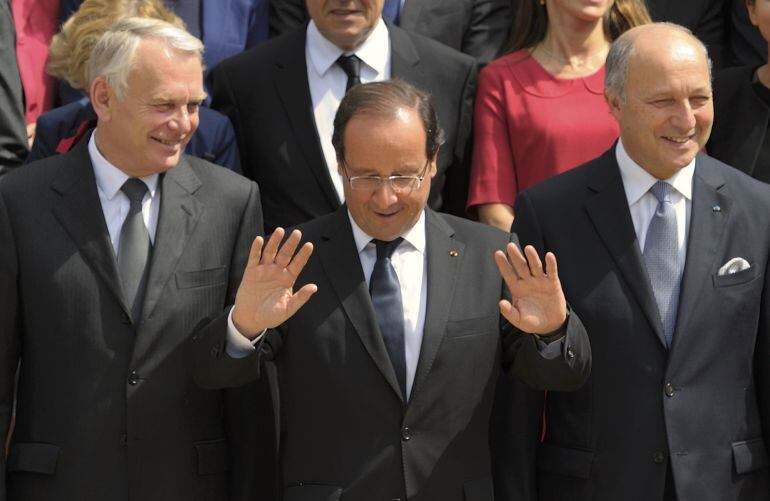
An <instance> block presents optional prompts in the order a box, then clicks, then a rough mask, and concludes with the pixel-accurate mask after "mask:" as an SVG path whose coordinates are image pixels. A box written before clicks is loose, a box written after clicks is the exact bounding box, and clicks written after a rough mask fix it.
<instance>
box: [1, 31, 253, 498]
mask: <svg viewBox="0 0 770 501" xmlns="http://www.w3.org/2000/svg"><path fill="white" fill-rule="evenodd" d="M202 49H203V47H202V45H201V43H200V41H199V40H197V39H196V38H194V37H192V36H191V35H189V34H188V33H186V32H185V31H183V30H180V29H179V28H175V27H173V26H171V25H169V24H167V23H164V22H162V21H157V20H151V19H136V18H129V19H127V20H125V21H122V22H120V23H118V24H117V25H116V26H114V27H113V28H112V29H111V30H110V31H109V32H107V33H106V34H105V35H104V36H103V37H102V38H101V39H100V41H99V43H98V44H97V46H96V47H95V49H94V52H93V54H92V57H91V61H90V63H89V65H90V80H91V83H90V96H91V98H92V103H93V107H94V110H95V111H96V114H97V116H98V123H97V127H96V129H95V130H94V132H93V133H92V134H91V135H90V137H89V138H88V139H87V140H84V141H81V142H80V143H79V144H78V145H77V146H76V147H75V148H74V149H73V150H72V151H71V152H69V153H67V154H65V155H61V156H56V157H52V158H49V159H45V160H41V161H39V162H35V163H32V164H30V165H28V166H26V167H25V168H23V169H17V171H15V172H12V173H10V174H9V175H7V176H4V177H3V179H2V180H0V242H2V244H0V436H2V437H5V435H6V433H7V432H8V427H9V420H10V414H11V408H12V405H13V402H14V398H15V400H16V410H17V411H16V429H15V431H14V433H13V437H12V442H11V447H10V453H9V455H8V457H7V458H6V457H5V455H4V454H0V465H2V476H0V499H2V500H8V501H22V500H23V501H37V500H40V501H42V500H46V501H70V500H75V499H77V500H83V501H112V500H115V501H118V500H125V499H141V500H158V501H159V500H163V501H168V500H179V501H189V500H200V501H213V500H217V501H226V500H229V499H231V497H230V496H229V494H228V477H227V471H228V467H229V465H228V458H229V453H228V447H227V444H226V439H227V438H228V437H227V435H226V433H225V431H226V430H225V422H224V421H225V412H224V409H225V401H226V400H227V398H228V395H226V394H224V393H223V392H219V391H204V390H200V389H198V388H197V387H196V385H195V384H194V383H193V381H192V379H191V378H190V375H189V374H188V365H187V357H186V355H185V353H186V351H185V349H184V347H185V345H186V343H187V340H188V339H189V338H190V337H191V335H192V332H193V331H194V330H195V329H196V328H198V327H199V326H201V325H204V324H206V323H208V322H210V321H212V320H213V319H214V318H215V317H216V316H218V315H223V314H224V313H223V312H224V310H225V306H226V305H227V304H231V303H232V301H233V300H234V294H235V290H236V287H237V284H238V282H239V281H240V277H241V274H242V272H243V269H244V266H245V264H246V260H247V256H248V247H249V244H250V243H251V241H252V240H253V238H254V237H255V236H256V235H257V234H258V232H259V231H260V230H261V213H260V208H259V193H258V190H257V186H256V185H255V184H254V183H252V182H248V181H246V180H244V179H243V178H242V177H240V176H237V175H236V174H233V173H232V172H230V171H227V170H225V169H221V168H218V167H216V166H214V165H213V164H210V163H208V162H205V161H203V160H200V159H197V158H194V157H185V156H183V155H182V151H183V150H184V147H185V144H186V143H187V141H189V139H190V136H191V134H192V133H193V131H194V130H195V128H196V127H197V124H198V107H199V105H200V102H201V101H202V100H203V98H204V97H205V93H204V91H203V81H202V80H203V75H202V66H201V53H202ZM17 367H18V370H19V377H18V387H17V389H16V391H15V392H14V374H15V373H16V370H17Z"/></svg>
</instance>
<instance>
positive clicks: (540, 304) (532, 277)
mask: <svg viewBox="0 0 770 501" xmlns="http://www.w3.org/2000/svg"><path fill="white" fill-rule="evenodd" d="M506 250H507V252H508V255H507V256H506V254H505V253H504V252H503V251H497V252H495V261H496V262H497V267H498V268H499V269H500V274H501V275H502V277H503V280H505V284H506V285H507V286H508V290H510V291H511V300H510V301H508V300H506V299H503V300H501V301H500V313H501V314H502V315H503V316H504V317H505V318H506V320H508V322H510V323H511V325H513V326H514V327H516V328H518V329H519V330H521V331H523V332H527V333H530V334H550V333H552V332H553V331H555V330H557V329H559V328H561V327H562V326H563V325H564V322H565V321H566V319H567V302H566V300H565V299H564V293H563V292H562V289H561V282H559V273H558V269H557V266H556V256H554V255H553V253H552V252H548V253H546V255H545V271H543V263H542V261H540V256H538V255H537V251H536V250H535V248H534V247H532V246H531V245H527V246H526V247H525V248H524V254H526V258H525V257H524V255H522V253H521V251H520V250H519V248H518V247H517V246H516V244H513V243H509V244H508V246H507V247H506Z"/></svg>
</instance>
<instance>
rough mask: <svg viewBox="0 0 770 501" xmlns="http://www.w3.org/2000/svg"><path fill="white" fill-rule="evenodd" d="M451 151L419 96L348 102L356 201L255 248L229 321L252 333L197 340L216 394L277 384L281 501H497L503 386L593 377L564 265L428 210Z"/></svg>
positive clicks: (343, 149)
mask: <svg viewBox="0 0 770 501" xmlns="http://www.w3.org/2000/svg"><path fill="white" fill-rule="evenodd" d="M440 137H441V130H440V128H439V126H438V122H437V120H436V114H435V112H434V111H433V109H432V106H431V105H430V101H429V99H428V97H427V96H426V95H425V94H424V93H423V92H421V91H418V90H417V89H415V88H414V87H413V86H411V85H409V84H407V83H405V82H402V81H398V80H396V81H389V82H376V83H370V84H366V85H361V86H358V87H355V88H354V89H352V90H351V91H350V92H349V93H348V95H347V96H346V97H345V99H344V100H343V101H342V103H341V105H340V109H339V111H338V112H337V116H336V118H335V123H334V145H335V151H336V153H337V159H338V169H339V173H340V175H341V176H343V178H344V180H345V185H344V187H345V195H346V200H347V202H346V204H345V205H343V206H342V207H340V209H339V210H337V211H336V212H334V213H332V214H328V215H326V216H322V217H320V218H318V219H315V220H313V221H311V222H308V223H306V224H303V225H300V226H299V230H294V231H293V232H291V234H290V236H289V237H288V238H287V239H286V241H285V243H284V244H283V246H282V247H280V248H279V242H280V241H281V239H282V238H283V236H284V231H283V230H282V229H277V230H276V231H275V233H273V235H272V237H271V238H270V240H269V241H268V242H267V244H266V245H264V246H263V245H262V244H263V242H262V239H261V238H258V239H257V240H256V241H255V244H254V246H253V247H252V250H251V254H250V257H249V264H248V265H247V268H246V272H245V273H244V278H243V282H242V283H241V286H240V288H239V290H238V294H237V296H236V301H235V307H234V309H233V310H232V312H231V314H232V317H231V320H230V321H229V322H231V323H232V326H233V327H234V328H235V329H237V331H238V332H240V333H242V336H240V335H239V336H236V337H235V338H234V337H230V334H232V332H230V333H229V334H228V336H227V337H226V336H225V333H224V331H225V325H224V324H225V321H222V322H221V324H220V325H216V324H212V325H211V326H209V327H208V328H206V329H203V330H202V331H200V333H199V334H198V335H196V338H195V343H194V345H193V353H194V354H195V358H194V371H195V374H196V378H197V379H198V380H199V381H200V382H201V384H202V385H203V386H204V387H221V386H227V385H231V384H239V383H241V382H243V381H246V380H248V379H250V378H255V377H258V376H259V375H260V373H261V371H263V370H266V369H268V367H270V366H272V370H267V373H268V374H277V379H278V385H279V388H280V390H279V395H278V398H279V400H280V404H281V405H280V411H281V415H280V418H279V419H277V421H278V422H280V423H281V430H280V437H281V441H280V445H279V449H280V457H281V474H282V479H281V480H282V482H281V483H282V492H283V500H284V501H297V500H332V499H337V500H338V499H345V500H346V501H365V500H366V501H370V500H372V499H384V500H385V499H386V500H396V499H398V500H406V499H409V500H412V501H435V500H441V501H492V500H493V499H494V495H493V486H492V479H491V465H490V451H489V441H490V437H489V424H490V415H491V408H492V403H493V399H494V393H495V386H496V384H498V379H499V376H500V374H501V372H502V373H505V374H507V375H510V376H514V375H515V376H516V377H518V378H520V379H521V380H524V381H525V382H527V383H528V384H530V385H532V386H534V387H536V388H541V389H544V388H549V389H557V390H573V389H575V388H578V387H580V385H581V384H582V383H583V381H584V380H585V378H586V377H587V375H588V372H589V369H590V349H589V346H588V344H587V342H586V334H585V331H584V330H583V328H582V325H581V324H580V321H579V320H578V318H577V316H576V315H574V314H573V315H570V316H567V308H566V303H565V301H564V296H563V294H562V293H561V287H560V285H559V277H558V273H557V269H556V258H555V257H554V256H553V255H552V254H548V255H546V256H545V269H543V265H542V264H541V261H540V258H539V257H538V256H537V255H536V254H535V252H534V249H532V248H531V247H529V248H527V249H525V254H526V259H525V258H524V256H523V255H522V254H521V252H520V251H519V249H518V247H517V246H516V245H515V243H513V242H515V237H514V236H512V235H510V234H508V233H504V232H501V231H499V230H497V229H494V228H491V227H488V226H484V225H481V224H479V223H475V222H471V221H468V220H466V219H462V218H457V217H453V216H449V215H443V214H438V213H436V212H433V211H432V210H431V209H428V208H426V203H427V200H428V194H429V192H430V184H431V182H432V179H433V178H434V176H436V172H437V167H436V162H437V157H438V149H439V144H440ZM303 237H304V238H305V239H306V240H307V242H306V243H305V244H304V245H303V246H302V247H301V248H300V250H299V251H297V252H296V254H295V250H296V249H297V247H298V245H299V242H300V240H301V238H303ZM502 249H505V250H506V251H507V255H508V257H506V254H505V253H504V252H503V250H502ZM311 253H312V256H311ZM508 259H510V260H511V261H510V262H509V261H508ZM528 263H529V264H528ZM512 265H513V267H512ZM514 269H515V271H514ZM295 282H296V283H299V284H304V285H302V287H301V288H299V290H297V291H296V292H293V286H294V284H295ZM506 287H507V290H510V293H511V295H508V294H507V292H505V291H506ZM311 296H312V299H310V302H309V303H307V304H305V303H306V302H307V301H308V299H309V298H311ZM501 298H504V299H502V300H501ZM303 305H304V306H303ZM278 326H281V327H280V330H268V331H267V332H266V333H264V334H262V333H263V332H264V329H266V328H273V327H278ZM528 333H533V334H528ZM239 338H240V339H239ZM247 338H249V339H254V340H255V341H252V343H256V346H252V344H251V343H249V341H248V340H247ZM546 343H548V344H546ZM541 350H542V351H541ZM239 357H240V358H239Z"/></svg>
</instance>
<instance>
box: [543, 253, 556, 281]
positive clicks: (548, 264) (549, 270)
mask: <svg viewBox="0 0 770 501" xmlns="http://www.w3.org/2000/svg"><path fill="white" fill-rule="evenodd" d="M545 273H546V275H548V277H549V278H551V279H553V280H558V279H559V267H558V266H557V265H556V256H555V255H554V253H553V252H547V253H546V254H545Z"/></svg>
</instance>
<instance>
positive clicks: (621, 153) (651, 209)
mask: <svg viewBox="0 0 770 501" xmlns="http://www.w3.org/2000/svg"><path fill="white" fill-rule="evenodd" d="M615 157H616V158H617V161H618V166H619V167H620V177H621V179H622V180H623V188H624V190H625V192H626V199H627V200H628V209H629V210H630V211H631V220H632V221H633V223H634V231H635V232H636V240H637V242H639V249H640V250H641V251H642V252H644V242H645V240H646V238H647V228H649V226H650V221H651V220H652V217H653V216H654V215H655V210H656V209H657V207H658V199H657V198H655V195H653V194H652V193H650V191H649V190H650V188H651V187H652V185H654V184H655V183H656V182H658V181H659V179H657V178H656V177H654V176H652V175H651V174H650V173H649V172H647V171H646V170H644V169H643V168H642V167H641V166H640V165H639V164H637V163H636V162H634V161H633V160H632V159H631V157H629V156H628V153H627V152H626V150H625V148H624V147H623V141H622V140H620V141H618V145H617V147H616V148H615ZM694 174H695V159H693V161H692V162H690V163H689V164H688V165H686V166H685V167H683V168H682V169H680V170H679V171H678V172H677V173H676V174H674V175H673V176H671V177H670V178H668V179H665V180H664V181H665V182H667V183H669V184H670V185H671V186H673V187H674V189H673V190H672V191H671V203H672V204H673V205H674V212H675V214H676V228H677V249H678V258H679V269H680V270H684V263H685V259H686V256H687V236H688V234H689V231H690V212H691V210H692V181H693V176H694Z"/></svg>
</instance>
